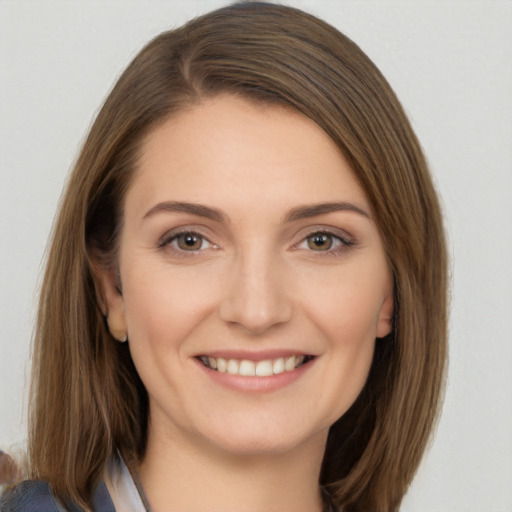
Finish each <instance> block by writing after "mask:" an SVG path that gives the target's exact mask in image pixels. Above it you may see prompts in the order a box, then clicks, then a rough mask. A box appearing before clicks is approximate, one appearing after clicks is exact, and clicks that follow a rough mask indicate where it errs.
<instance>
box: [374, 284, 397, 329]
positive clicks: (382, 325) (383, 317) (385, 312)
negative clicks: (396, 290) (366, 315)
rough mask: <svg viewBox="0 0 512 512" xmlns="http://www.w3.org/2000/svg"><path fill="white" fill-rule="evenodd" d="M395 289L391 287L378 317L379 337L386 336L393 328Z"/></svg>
mask: <svg viewBox="0 0 512 512" xmlns="http://www.w3.org/2000/svg"><path fill="white" fill-rule="evenodd" d="M393 312H394V301H393V290H392V289H390V290H389V292H388V294H387V295H386V296H385V297H384V300H383V302H382V305H381V307H380V311H379V318H378V319H377V338H384V337H386V336H387V335H388V334H389V333H390V332H391V331H392V329H393Z"/></svg>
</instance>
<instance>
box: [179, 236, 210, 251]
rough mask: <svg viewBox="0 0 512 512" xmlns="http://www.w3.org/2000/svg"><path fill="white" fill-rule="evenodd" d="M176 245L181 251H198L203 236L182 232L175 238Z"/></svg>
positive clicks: (201, 244)
mask: <svg viewBox="0 0 512 512" xmlns="http://www.w3.org/2000/svg"><path fill="white" fill-rule="evenodd" d="M175 241H176V245H177V246H178V248H179V249H181V250H182V251H199V249H201V248H202V246H203V241H204V239H203V237H201V236H199V235H196V234H195V233H182V234H181V235H178V236H176V238H175Z"/></svg>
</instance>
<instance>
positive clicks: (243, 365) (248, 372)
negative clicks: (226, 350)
mask: <svg viewBox="0 0 512 512" xmlns="http://www.w3.org/2000/svg"><path fill="white" fill-rule="evenodd" d="M257 372H258V370H257V367H255V366H254V363H253V362H252V361H247V360H246V359H244V360H243V361H241V362H240V367H239V368H238V373H239V374H240V375H243V376H244V377H253V376H254V375H257V374H258V373H257Z"/></svg>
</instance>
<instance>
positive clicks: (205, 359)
mask: <svg viewBox="0 0 512 512" xmlns="http://www.w3.org/2000/svg"><path fill="white" fill-rule="evenodd" d="M197 359H198V360H199V361H201V363H203V365H204V366H206V367H207V368H209V369H210V370H214V371H217V372H219V373H228V374H230V375H240V376H242V377H270V376H272V375H279V374H281V373H285V372H292V371H293V370H296V369H297V368H300V367H301V366H304V365H305V364H307V363H309V362H310V361H312V360H313V359H314V356H310V355H304V354H301V355H293V356H289V357H277V358H275V359H265V360H262V361H250V360H248V359H225V358H223V357H210V356H205V355H203V356H199V357H198V358H197Z"/></svg>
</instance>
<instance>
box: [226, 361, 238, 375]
mask: <svg viewBox="0 0 512 512" xmlns="http://www.w3.org/2000/svg"><path fill="white" fill-rule="evenodd" d="M228 373H230V374H231V375H236V374H237V373H238V361H237V360H236V359H230V360H229V361H228Z"/></svg>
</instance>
